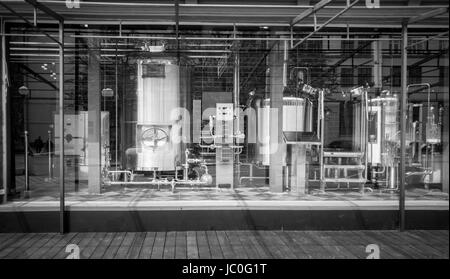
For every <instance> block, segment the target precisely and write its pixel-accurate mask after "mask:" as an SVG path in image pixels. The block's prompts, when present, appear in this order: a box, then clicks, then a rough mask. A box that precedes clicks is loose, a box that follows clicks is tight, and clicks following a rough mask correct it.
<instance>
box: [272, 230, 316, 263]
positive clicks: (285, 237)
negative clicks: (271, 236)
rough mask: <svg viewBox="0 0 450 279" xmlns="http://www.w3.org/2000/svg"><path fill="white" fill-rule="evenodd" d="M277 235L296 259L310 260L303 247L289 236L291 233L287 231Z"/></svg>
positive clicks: (279, 232)
mask: <svg viewBox="0 0 450 279" xmlns="http://www.w3.org/2000/svg"><path fill="white" fill-rule="evenodd" d="M277 235H278V237H279V238H280V240H281V241H282V242H283V243H284V244H285V245H286V246H287V247H289V248H290V249H291V250H292V253H293V254H294V256H295V258H296V259H308V258H309V256H308V255H307V253H306V252H305V250H303V249H302V246H301V245H300V244H299V243H297V242H296V241H294V239H293V238H292V237H291V236H290V235H289V233H287V232H285V231H278V232H277Z"/></svg>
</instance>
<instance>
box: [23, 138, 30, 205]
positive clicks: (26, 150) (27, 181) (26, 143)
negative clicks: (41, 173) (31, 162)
mask: <svg viewBox="0 0 450 279" xmlns="http://www.w3.org/2000/svg"><path fill="white" fill-rule="evenodd" d="M23 136H24V143H25V193H24V195H25V198H28V197H29V192H30V178H29V172H28V131H27V130H25V131H24V132H23Z"/></svg>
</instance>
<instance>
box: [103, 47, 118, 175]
mask: <svg viewBox="0 0 450 279" xmlns="http://www.w3.org/2000/svg"><path fill="white" fill-rule="evenodd" d="M117 71H118V65H117V41H116V59H115V72H116V75H115V76H116V82H115V87H116V88H115V89H114V91H115V92H116V94H115V97H116V98H115V102H116V107H115V112H114V114H115V122H116V123H115V125H116V131H115V138H116V144H115V147H116V150H115V165H116V171H117V170H118V168H117V164H118V162H119V161H118V154H119V146H118V144H119V132H118V129H119V125H118V124H119V115H118V114H119V91H118V90H119V84H118V82H119V80H118V74H117ZM105 156H106V153H105ZM105 158H106V157H105ZM105 166H106V162H105Z"/></svg>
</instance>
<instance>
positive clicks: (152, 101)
mask: <svg viewBox="0 0 450 279" xmlns="http://www.w3.org/2000/svg"><path fill="white" fill-rule="evenodd" d="M137 64H138V65H137V81H138V84H137V124H136V149H135V150H133V152H128V154H130V155H131V156H135V157H136V158H135V160H132V161H134V164H135V170H138V171H151V170H158V171H170V170H175V164H176V162H177V160H179V157H180V153H181V146H180V142H179V140H175V139H177V137H179V135H180V133H181V127H180V125H179V124H178V120H179V118H178V109H179V105H180V93H179V92H180V88H179V84H180V82H179V79H180V68H179V66H178V65H176V64H175V63H174V61H172V60H170V59H148V60H138V61H137Z"/></svg>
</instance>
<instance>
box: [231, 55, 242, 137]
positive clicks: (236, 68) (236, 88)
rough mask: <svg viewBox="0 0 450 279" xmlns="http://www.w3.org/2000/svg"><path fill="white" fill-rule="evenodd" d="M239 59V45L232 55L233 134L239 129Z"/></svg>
mask: <svg viewBox="0 0 450 279" xmlns="http://www.w3.org/2000/svg"><path fill="white" fill-rule="evenodd" d="M239 70H240V59H239V47H236V49H235V55H234V96H233V99H234V100H233V101H234V115H235V116H236V126H235V128H234V133H233V134H234V135H236V134H237V132H238V131H239V115H238V113H239V101H240V100H239V93H240V88H239V86H240V80H239V77H240V71H239Z"/></svg>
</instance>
